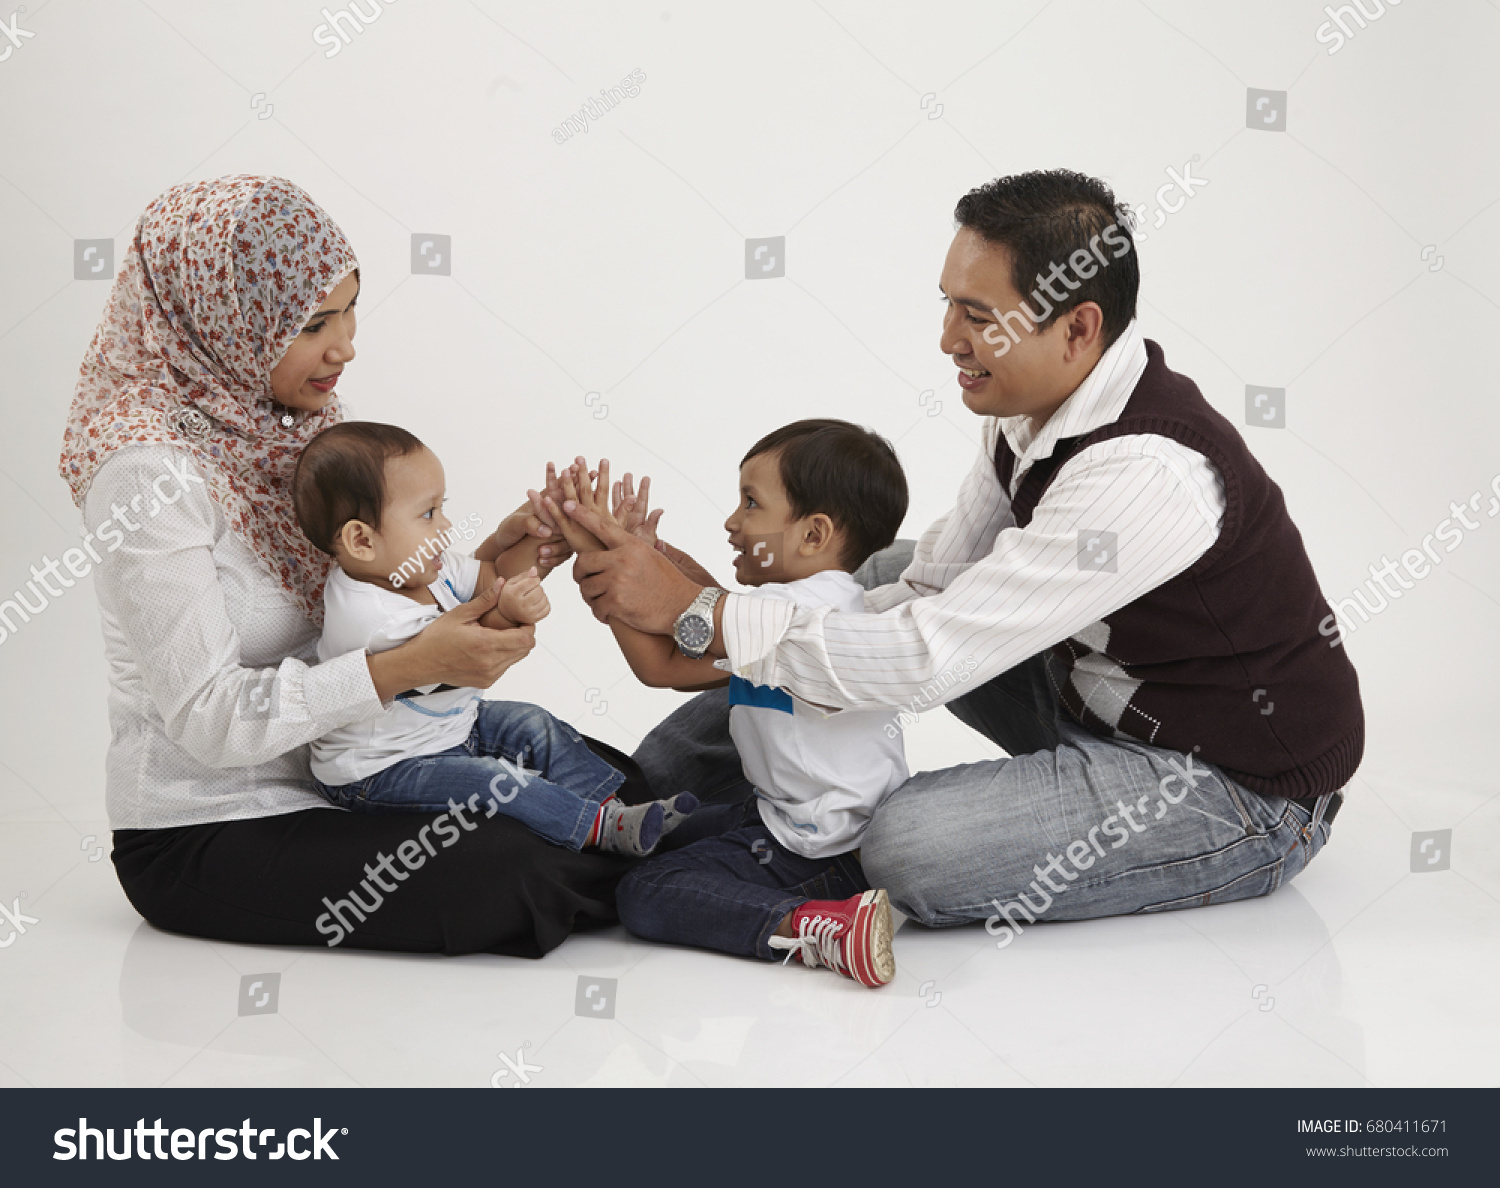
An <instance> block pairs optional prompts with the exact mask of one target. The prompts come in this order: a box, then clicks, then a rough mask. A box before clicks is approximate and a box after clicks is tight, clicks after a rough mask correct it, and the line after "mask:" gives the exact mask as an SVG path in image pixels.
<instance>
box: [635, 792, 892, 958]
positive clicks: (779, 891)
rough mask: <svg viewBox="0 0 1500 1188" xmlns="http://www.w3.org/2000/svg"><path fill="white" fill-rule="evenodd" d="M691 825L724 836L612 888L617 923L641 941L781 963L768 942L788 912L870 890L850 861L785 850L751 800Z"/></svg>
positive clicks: (713, 808)
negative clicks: (713, 828) (712, 825)
mask: <svg viewBox="0 0 1500 1188" xmlns="http://www.w3.org/2000/svg"><path fill="white" fill-rule="evenodd" d="M703 814H708V816H707V818H706V820H704V821H699V819H698V818H699V817H700V816H702V815H703ZM689 822H691V823H692V824H693V825H694V826H697V827H699V828H700V829H701V828H703V827H704V826H706V825H707V824H708V823H709V822H713V823H715V824H717V825H718V826H719V827H720V828H723V829H724V831H723V832H721V833H718V834H717V835H714V836H710V837H703V838H701V839H700V840H698V841H696V842H694V843H693V844H692V845H689V846H685V847H683V848H681V849H677V850H673V851H672V852H671V853H667V854H660V855H657V856H656V857H653V858H648V859H647V860H646V861H645V862H643V863H642V864H641V865H639V866H637V867H635V868H634V869H633V870H631V871H630V872H629V873H628V874H627V875H626V876H625V877H624V878H623V879H621V880H620V885H619V886H618V887H617V888H616V889H615V906H616V908H617V909H618V910H619V913H620V922H621V923H622V924H624V925H625V927H626V928H628V929H630V931H631V932H633V933H635V935H636V936H639V937H643V938H645V939H646V940H653V941H668V942H671V943H673V944H679V945H696V946H697V947H699V948H703V949H717V950H718V951H719V952H721V953H735V954H738V955H739V956H742V957H765V958H768V959H769V958H774V959H778V960H779V959H780V958H782V957H784V956H785V954H784V953H778V952H776V951H775V950H773V949H772V948H771V946H770V944H769V941H770V939H771V934H772V933H774V932H775V931H776V926H777V925H778V924H780V923H781V921H782V918H783V917H784V916H785V915H786V914H787V913H788V912H789V911H791V910H792V909H793V908H795V907H798V906H799V905H801V904H803V903H805V902H807V901H808V900H809V899H848V898H849V897H850V896H852V895H858V894H859V893H860V892H861V891H868V890H869V889H870V884H869V883H867V882H865V876H864V871H862V870H861V869H860V865H859V859H858V858H856V857H855V856H854V855H853V854H840V855H838V856H837V857H834V858H818V859H813V858H803V857H802V856H800V855H798V854H794V853H792V852H791V851H790V850H788V849H787V848H786V847H785V846H783V845H782V844H781V843H780V842H778V841H777V840H776V838H775V837H774V836H773V835H772V833H771V831H770V830H769V829H767V828H766V827H765V825H764V824H763V823H762V822H761V819H760V812H759V810H758V809H757V807H756V802H755V801H754V800H751V801H749V802H747V803H745V804H743V805H733V806H729V805H706V806H704V807H702V808H700V809H699V810H698V811H697V812H696V813H694V814H693V815H692V817H690V818H689ZM687 823H688V822H684V825H683V827H684V828H685V827H686V825H687ZM726 826H727V828H725V827H726Z"/></svg>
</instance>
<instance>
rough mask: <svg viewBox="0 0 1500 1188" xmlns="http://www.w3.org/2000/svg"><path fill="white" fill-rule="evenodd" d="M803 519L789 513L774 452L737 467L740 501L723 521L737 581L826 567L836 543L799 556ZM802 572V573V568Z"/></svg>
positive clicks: (756, 581) (786, 577)
mask: <svg viewBox="0 0 1500 1188" xmlns="http://www.w3.org/2000/svg"><path fill="white" fill-rule="evenodd" d="M810 519H811V517H809V519H808V520H797V519H794V518H793V517H792V512H791V507H790V505H789V504H788V502H787V497H786V490H785V488H783V487H782V485H781V466H780V461H779V457H778V453H777V452H775V451H773V452H771V453H768V454H757V455H756V456H755V457H753V458H750V459H747V460H746V462H745V463H744V465H742V466H741V467H740V503H739V506H738V507H737V508H735V509H734V511H733V512H732V513H731V514H730V516H729V518H728V519H727V520H725V521H724V531H725V532H727V533H729V543H730V544H731V545H733V546H734V549H735V555H734V576H735V580H736V581H738V582H739V583H740V584H741V585H742V586H759V585H761V584H762V583H764V582H786V581H796V580H797V579H798V578H803V577H807V576H809V575H810V574H812V573H816V572H817V571H818V570H820V569H825V568H827V561H828V557H829V555H833V556H836V555H837V548H836V546H837V544H838V542H836V541H835V542H833V545H834V546H835V547H834V548H833V549H832V551H831V554H830V553H829V551H828V550H825V551H824V552H823V553H820V554H818V555H817V556H816V557H806V556H803V555H802V551H801V549H800V546H801V545H802V543H803V541H804V539H805V536H806V532H807V529H808V527H809V521H810ZM804 571H805V572H804Z"/></svg>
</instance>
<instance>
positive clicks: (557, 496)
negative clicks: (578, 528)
mask: <svg viewBox="0 0 1500 1188" xmlns="http://www.w3.org/2000/svg"><path fill="white" fill-rule="evenodd" d="M564 469H566V468H564ZM526 498H527V499H528V500H530V501H531V510H532V513H533V514H534V515H535V516H536V518H537V519H538V520H540V521H541V522H542V523H543V524H545V525H546V526H547V527H548V528H550V529H552V531H553V532H557V531H558V524H557V521H556V520H554V519H553V518H552V513H551V512H549V511H548V510H547V500H548V499H549V498H550V499H551V500H552V501H553V502H554V503H556V504H558V505H559V506H561V505H562V501H563V493H562V484H561V483H560V482H559V481H558V478H557V467H556V466H555V465H553V464H552V463H551V462H548V463H547V481H546V482H545V483H544V484H543V485H542V489H541V490H540V491H533V490H530V489H529V488H528V490H527V492H526Z"/></svg>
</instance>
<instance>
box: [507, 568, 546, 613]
mask: <svg viewBox="0 0 1500 1188" xmlns="http://www.w3.org/2000/svg"><path fill="white" fill-rule="evenodd" d="M496 609H497V610H498V611H499V612H500V613H501V614H502V615H504V616H505V617H506V618H507V619H509V620H510V621H511V622H512V623H519V624H522V625H525V624H527V623H540V622H541V621H542V620H543V619H545V618H546V617H547V615H548V614H549V613H551V611H552V604H551V603H550V602H548V601H547V592H546V591H545V590H543V589H542V579H541V575H540V574H538V573H537V569H536V566H534V565H533V566H532V567H531V568H530V569H528V570H527V571H526V572H525V573H523V574H522V575H521V576H520V577H516V578H511V579H510V581H508V582H506V583H505V588H504V589H503V590H501V591H500V600H499V602H498V603H497V604H496Z"/></svg>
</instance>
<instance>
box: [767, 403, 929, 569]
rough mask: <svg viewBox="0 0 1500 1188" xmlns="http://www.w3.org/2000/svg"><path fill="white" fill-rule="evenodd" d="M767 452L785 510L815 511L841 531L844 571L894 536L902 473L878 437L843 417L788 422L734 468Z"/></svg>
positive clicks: (901, 513)
mask: <svg viewBox="0 0 1500 1188" xmlns="http://www.w3.org/2000/svg"><path fill="white" fill-rule="evenodd" d="M770 453H775V454H776V455H777V459H776V461H777V465H778V467H779V468H780V471H781V485H782V487H783V488H784V489H785V490H786V497H787V502H788V504H790V505H791V513H792V515H793V516H794V517H796V518H797V519H799V520H800V519H802V518H803V517H804V516H811V515H816V514H817V513H819V512H822V513H823V515H825V516H827V517H828V518H829V519H830V520H832V521H833V525H834V527H835V528H837V529H839V531H841V532H842V533H843V534H844V550H843V555H842V556H841V557H840V558H839V563H840V564H841V565H843V567H844V568H845V569H848V570H855V569H858V568H859V567H860V566H861V565H862V564H864V561H865V558H866V557H868V556H869V555H870V554H871V553H874V552H876V551H878V550H880V549H883V548H885V547H886V545H888V544H890V543H891V541H893V540H895V539H896V533H897V532H899V531H900V530H901V521H902V520H904V519H905V518H906V501H907V492H906V473H905V472H904V471H903V470H902V469H901V460H900V459H899V458H897V457H896V451H895V450H894V449H892V448H891V443H890V442H888V441H886V439H885V438H883V437H881V436H880V434H878V433H875V432H874V431H872V430H869V429H862V428H860V427H859V426H858V425H851V424H850V423H849V422H848V421H836V420H829V419H819V420H808V421H794V422H792V423H791V424H790V425H783V426H782V427H781V428H780V429H777V430H774V431H773V432H771V433H767V434H766V435H765V436H764V437H762V438H761V439H760V440H759V441H758V442H756V443H755V444H754V445H753V446H751V447H750V451H749V453H747V454H746V455H745V456H744V457H743V458H741V459H740V465H741V466H743V465H744V464H745V463H746V462H748V461H750V459H751V458H755V457H759V456H760V455H761V454H770Z"/></svg>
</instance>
